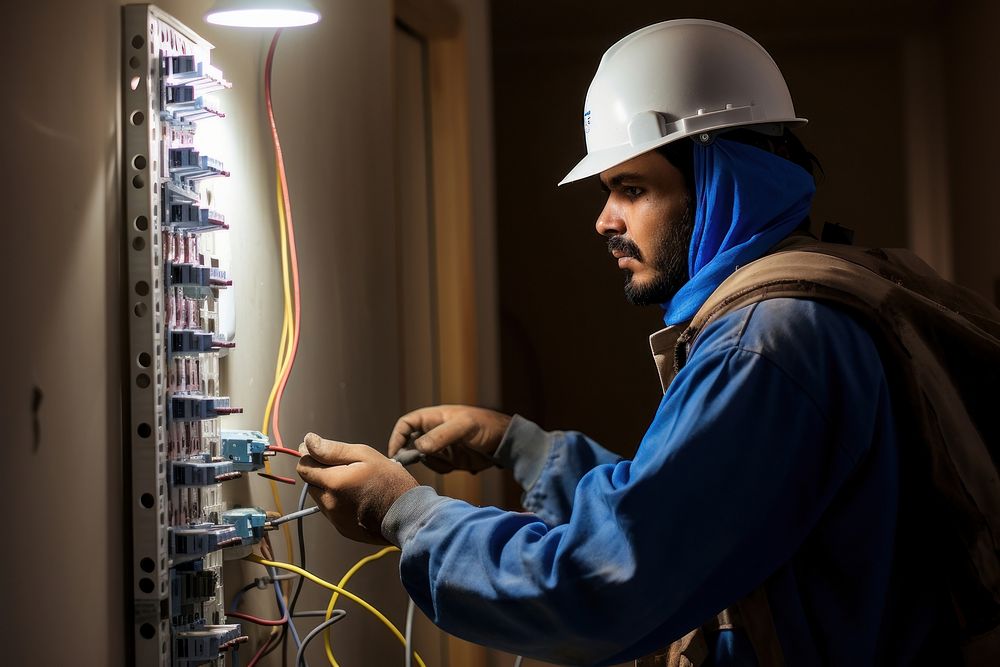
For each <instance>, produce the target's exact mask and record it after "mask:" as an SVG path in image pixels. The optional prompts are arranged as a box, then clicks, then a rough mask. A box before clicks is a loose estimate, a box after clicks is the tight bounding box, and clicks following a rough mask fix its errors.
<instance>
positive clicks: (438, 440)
mask: <svg viewBox="0 0 1000 667" xmlns="http://www.w3.org/2000/svg"><path fill="white" fill-rule="evenodd" d="M475 430H476V423H475V422H474V421H472V420H471V419H469V418H468V417H465V416H460V417H456V418H455V419H450V420H448V421H446V422H444V423H443V424H441V425H439V426H436V427H435V428H432V429H430V430H429V431H427V432H426V433H424V434H423V435H422V436H420V437H419V438H417V439H416V441H415V442H414V443H413V446H414V447H416V448H417V450H418V451H420V452H423V453H424V454H434V453H436V452H440V451H441V450H443V449H446V448H448V447H449V446H451V445H457V444H468V440H469V437H470V436H471V435H472V434H473V433H475Z"/></svg>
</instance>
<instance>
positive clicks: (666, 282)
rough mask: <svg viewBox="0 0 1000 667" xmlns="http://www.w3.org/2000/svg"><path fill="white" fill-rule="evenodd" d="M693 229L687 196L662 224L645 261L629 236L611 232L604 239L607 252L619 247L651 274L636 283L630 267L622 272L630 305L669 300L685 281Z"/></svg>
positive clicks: (646, 304)
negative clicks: (677, 212) (679, 210)
mask: <svg viewBox="0 0 1000 667" xmlns="http://www.w3.org/2000/svg"><path fill="white" fill-rule="evenodd" d="M693 233H694V212H693V207H692V206H691V199H690V197H688V198H687V199H686V201H685V202H684V212H683V213H682V214H681V216H680V218H678V219H677V220H674V221H672V222H670V223H668V224H666V225H664V226H663V229H662V231H661V232H660V235H659V237H658V238H656V239H654V244H653V251H652V253H651V256H650V257H649V259H648V261H647V260H646V258H644V257H643V255H642V252H641V251H640V250H639V246H637V245H636V244H635V243H633V242H632V241H631V240H630V239H626V238H623V237H621V236H613V237H611V238H609V239H608V252H612V251H615V250H617V251H619V252H623V253H624V254H626V255H628V256H630V257H634V258H636V259H637V260H639V261H640V262H644V263H645V264H647V265H648V266H649V267H650V268H651V269H653V272H654V275H653V278H652V280H650V281H648V282H646V283H643V284H639V283H637V282H636V281H635V279H634V276H633V274H632V272H631V271H626V272H625V300H626V301H628V302H629V303H630V304H632V305H634V306H649V305H653V304H660V303H664V302H666V301H668V300H670V298H671V297H673V296H674V294H676V293H677V290H679V289H680V288H681V287H683V286H684V284H685V283H686V282H687V281H688V279H689V276H688V248H689V247H690V246H691V235H692V234H693Z"/></svg>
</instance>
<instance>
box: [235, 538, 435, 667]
mask: <svg viewBox="0 0 1000 667" xmlns="http://www.w3.org/2000/svg"><path fill="white" fill-rule="evenodd" d="M395 548H396V547H389V548H387V549H383V550H382V551H381V552H379V553H382V554H383V555H384V553H388V549H395ZM245 560H248V561H250V562H252V563H257V564H259V565H263V566H265V567H276V568H279V569H281V570H288V571H289V572H295V573H297V574H301V575H302V576H303V577H305V578H306V579H308V580H309V581H311V582H313V583H314V584H316V585H318V586H322V587H323V588H326V589H327V590H330V591H333V592H334V593H336V594H337V595H343V596H344V597H345V598H347V599H348V600H351V601H353V602H355V603H357V604H359V605H361V606H362V607H363V608H364V609H365V610H366V611H368V612H369V613H371V614H372V615H373V616H375V617H376V618H377V619H378V620H379V621H381V622H382V625H384V626H385V627H386V628H388V629H389V631H390V632H392V634H393V636H394V637H396V639H398V640H399V643H401V644H402V645H404V646H405V645H406V638H405V637H404V636H403V633H401V632H400V631H399V628H397V627H396V626H395V625H393V623H392V621H390V620H389V619H388V618H386V617H385V614H383V613H382V612H380V611H379V610H378V609H376V608H375V607H373V606H372V605H371V604H369V603H368V602H366V601H365V600H363V599H362V598H360V597H358V596H357V595H355V594H354V593H351V592H350V591H348V590H345V589H343V588H341V587H340V586H336V585H334V584H331V583H330V582H329V581H326V580H325V579H321V578H319V577H317V576H316V575H315V574H313V573H312V572H309V571H307V570H303V569H302V568H300V567H298V566H296V565H292V564H291V563H281V562H279V561H272V560H266V559H264V558H261V557H260V556H258V555H257V554H250V555H249V556H247V557H246V559H245ZM364 560H365V559H362V561H364ZM359 563H361V561H359ZM328 613H330V615H331V617H332V616H333V613H332V610H331V611H329V612H328ZM323 635H324V636H326V633H325V632H324V633H323ZM413 657H414V659H415V660H416V661H417V664H418V665H420V667H427V665H426V664H425V663H424V660H423V658H421V657H420V654H419V653H414V655H413Z"/></svg>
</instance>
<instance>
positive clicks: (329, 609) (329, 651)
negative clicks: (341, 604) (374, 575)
mask: <svg viewBox="0 0 1000 667" xmlns="http://www.w3.org/2000/svg"><path fill="white" fill-rule="evenodd" d="M395 551H399V549H398V548H397V547H386V548H384V549H381V550H379V551H376V552H375V553H373V554H370V555H368V556H365V557H364V558H362V559H361V560H359V561H358V562H357V563H355V564H354V565H352V566H351V569H349V570H348V571H347V572H345V573H344V576H343V577H341V578H340V581H339V582H337V586H338V587H339V588H343V587H344V586H346V585H347V582H348V581H350V580H351V577H353V576H354V575H355V573H356V572H357V571H358V570H360V569H361V568H362V567H364V566H365V565H367V564H368V563H371V562H372V561H376V560H378V559H379V558H382V557H383V556H385V555H386V554H391V553H393V552H395ZM339 595H340V594H339V593H338V592H337V591H334V592H333V595H331V596H330V604H328V605H327V606H326V614H327V618H329V616H330V614H332V613H333V607H334V605H335V604H337V597H339ZM401 639H402V640H403V645H404V646H405V645H406V638H405V637H401ZM323 649H324V650H325V651H326V659H327V660H328V661H329V662H330V665H331V666H332V667H340V666H339V665H338V664H337V659H336V658H334V657H333V647H332V646H330V633H329V632H325V633H323Z"/></svg>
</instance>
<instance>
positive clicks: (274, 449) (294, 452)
mask: <svg viewBox="0 0 1000 667" xmlns="http://www.w3.org/2000/svg"><path fill="white" fill-rule="evenodd" d="M268 449H270V450H271V451H272V452H279V453H281V454H289V455H291V456H297V457H299V458H301V457H302V454H301V453H299V451H298V450H297V449H289V448H288V447H278V446H277V445H269V446H268Z"/></svg>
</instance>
